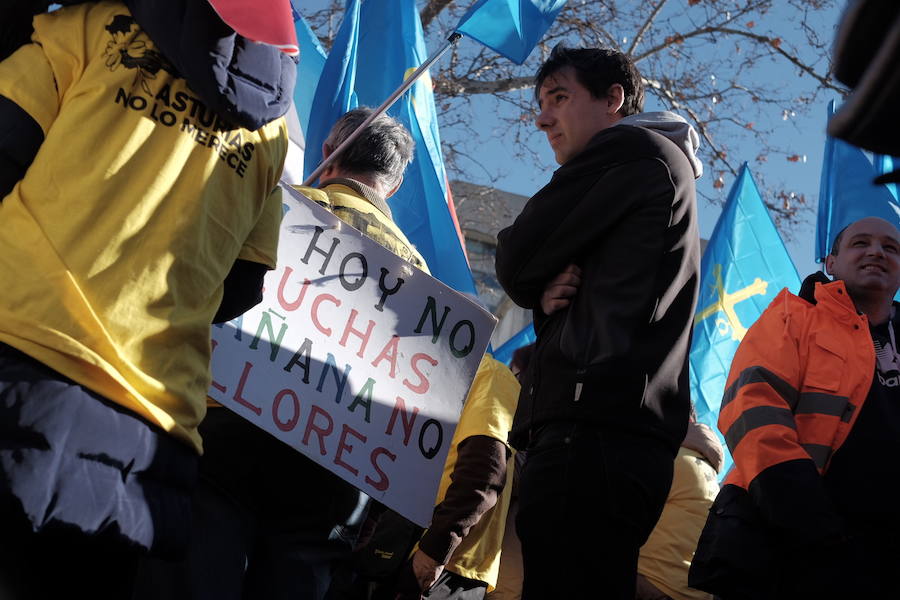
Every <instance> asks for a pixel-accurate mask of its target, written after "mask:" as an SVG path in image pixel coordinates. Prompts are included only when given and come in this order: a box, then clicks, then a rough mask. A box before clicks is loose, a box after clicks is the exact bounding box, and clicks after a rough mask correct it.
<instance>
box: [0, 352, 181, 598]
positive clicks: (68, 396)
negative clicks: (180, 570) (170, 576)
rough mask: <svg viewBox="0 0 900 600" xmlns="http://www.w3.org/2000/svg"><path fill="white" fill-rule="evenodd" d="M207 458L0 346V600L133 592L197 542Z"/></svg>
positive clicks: (117, 595)
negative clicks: (199, 491) (143, 570)
mask: <svg viewBox="0 0 900 600" xmlns="http://www.w3.org/2000/svg"><path fill="white" fill-rule="evenodd" d="M196 470H197V454H196V452H194V450H193V449H191V448H189V447H188V446H187V445H185V444H183V443H181V442H179V441H177V440H175V439H174V438H172V437H171V436H169V435H168V434H166V433H165V432H164V431H162V430H161V429H159V428H158V427H156V426H154V425H151V424H150V423H148V422H146V421H144V420H143V419H141V418H140V417H139V416H138V415H136V414H134V413H132V412H131V411H129V410H127V409H125V408H122V407H121V406H119V405H117V404H114V403H111V402H108V401H107V400H105V399H103V398H101V397H100V396H98V395H97V394H94V393H93V392H91V391H89V390H87V389H85V388H83V387H82V386H80V385H78V384H76V383H74V382H73V381H71V380H69V379H67V378H66V377H64V376H62V375H61V374H59V373H57V372H56V371H53V370H52V369H49V368H47V367H46V366H44V365H43V364H41V363H39V362H37V361H35V360H34V359H32V358H30V357H28V356H26V355H24V354H22V353H21V352H19V351H18V350H15V349H13V348H11V347H9V346H7V345H5V344H0V598H2V599H3V600H7V599H10V598H11V599H13V600H43V599H44V598H53V599H55V598H68V597H89V598H97V599H110V600H121V599H122V598H128V597H129V595H130V592H131V586H132V583H133V579H134V573H135V568H136V565H137V561H138V559H139V557H140V556H141V555H142V554H144V553H146V552H151V553H157V554H161V555H177V554H178V553H179V552H181V551H182V550H183V548H184V546H185V545H186V543H187V531H188V529H189V528H190V491H191V488H192V486H193V484H194V482H195V480H196Z"/></svg>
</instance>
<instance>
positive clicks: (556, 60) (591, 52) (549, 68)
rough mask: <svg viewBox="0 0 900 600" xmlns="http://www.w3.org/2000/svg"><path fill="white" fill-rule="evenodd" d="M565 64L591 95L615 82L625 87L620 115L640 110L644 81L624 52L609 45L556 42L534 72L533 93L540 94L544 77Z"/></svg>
mask: <svg viewBox="0 0 900 600" xmlns="http://www.w3.org/2000/svg"><path fill="white" fill-rule="evenodd" d="M565 67H572V69H574V71H575V78H576V79H577V80H578V83H580V84H581V85H583V86H584V87H585V88H587V90H588V91H589V92H590V93H591V96H593V97H594V98H598V99H599V98H605V97H606V95H607V92H608V91H609V87H610V86H611V85H612V84H614V83H618V84H619V85H621V86H622V89H623V90H624V91H625V102H624V103H623V104H622V109H621V110H620V111H619V112H620V113H621V115H622V116H623V117H627V116H629V115H634V114H637V113H639V112H643V111H644V83H643V81H642V80H641V74H640V72H639V71H638V70H637V67H636V66H634V63H633V62H631V58H629V57H628V55H627V54H624V53H622V52H619V51H618V50H613V49H611V48H566V47H565V46H563V45H561V44H560V45H558V46H556V47H555V48H553V51H552V52H551V53H550V56H549V57H548V58H547V60H546V61H544V64H542V65H541V68H540V69H538V72H537V75H535V76H534V96H535V98H537V97H538V96H539V95H540V91H541V85H543V83H544V80H545V79H547V78H548V77H550V76H551V75H553V74H554V73H556V72H557V71H559V70H560V69H564V68H565Z"/></svg>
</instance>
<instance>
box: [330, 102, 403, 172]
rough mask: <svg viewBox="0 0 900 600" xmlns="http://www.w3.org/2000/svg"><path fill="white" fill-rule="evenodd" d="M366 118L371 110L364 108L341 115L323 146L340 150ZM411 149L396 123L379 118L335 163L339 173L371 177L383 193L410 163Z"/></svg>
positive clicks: (385, 117)
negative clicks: (382, 187) (339, 147)
mask: <svg viewBox="0 0 900 600" xmlns="http://www.w3.org/2000/svg"><path fill="white" fill-rule="evenodd" d="M370 114H372V109H371V108H369V107H367V106H360V107H359V108H354V109H353V110H351V111H349V112H348V113H346V114H344V115H343V116H342V117H341V118H340V119H338V120H337V122H336V123H335V124H334V126H332V128H331V132H329V134H328V138H327V139H326V140H325V145H326V146H328V147H329V148H331V149H332V150H334V149H335V148H337V147H338V146H340V145H341V143H342V142H343V141H344V140H346V139H347V138H348V137H350V134H351V133H353V132H354V131H356V129H357V128H359V126H360V125H362V123H363V121H365V120H366V118H368V116H369V115H370ZM414 147H415V144H414V143H413V139H412V136H410V135H409V132H408V131H407V130H406V128H405V127H403V125H401V124H400V123H399V122H398V121H397V120H396V119H394V118H392V117H389V116H388V115H384V114H382V115H379V116H378V117H377V118H375V120H374V121H372V122H371V123H369V125H368V126H367V127H366V129H365V131H363V132H362V133H361V134H360V136H359V137H358V138H356V139H355V140H353V143H352V144H350V147H349V148H347V149H346V150H345V151H344V152H342V153H341V155H340V156H338V157H337V160H336V163H337V166H339V167H340V168H341V170H342V171H345V172H347V173H353V174H356V175H369V176H372V177H374V178H375V179H376V180H377V181H378V182H379V183H380V184H381V185H382V186H384V188H385V190H390V189H393V188H394V187H395V186H396V185H397V184H398V183H400V181H401V180H402V178H403V172H404V171H405V170H406V166H407V165H408V164H409V163H410V162H411V161H412V157H413V148H414Z"/></svg>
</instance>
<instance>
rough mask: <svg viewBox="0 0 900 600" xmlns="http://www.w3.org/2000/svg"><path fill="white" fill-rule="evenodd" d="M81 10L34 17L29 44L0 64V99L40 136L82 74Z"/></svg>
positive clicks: (82, 10) (74, 9)
mask: <svg viewBox="0 0 900 600" xmlns="http://www.w3.org/2000/svg"><path fill="white" fill-rule="evenodd" d="M85 11H86V8H85V7H74V8H71V9H68V10H65V11H57V12H59V14H54V13H48V14H44V15H39V16H37V17H35V20H34V34H33V36H32V43H30V44H25V45H24V46H22V47H21V48H19V49H18V50H16V52H14V53H13V54H12V55H11V56H10V57H9V58H7V59H6V60H4V61H2V62H0V95H3V96H5V97H7V98H9V99H10V100H12V101H13V102H15V103H16V104H18V105H19V106H20V107H21V108H22V110H24V111H25V112H27V113H28V114H29V115H30V116H31V118H33V119H34V120H35V121H36V122H37V124H38V125H40V127H41V130H42V131H43V132H44V135H45V136H46V135H47V132H48V131H49V129H50V126H51V125H52V124H53V122H54V120H55V119H56V117H57V114H58V113H59V106H60V104H61V102H62V98H63V96H64V95H65V93H66V91H67V90H68V89H69V87H70V86H71V85H72V83H73V82H74V81H75V80H76V79H78V78H79V77H80V76H81V73H82V72H83V70H84V47H85V43H86V42H85V40H82V39H79V38H81V37H82V36H81V32H82V31H84V28H83V27H78V26H76V25H75V23H74V22H73V19H79V18H81V19H83V18H84V13H85Z"/></svg>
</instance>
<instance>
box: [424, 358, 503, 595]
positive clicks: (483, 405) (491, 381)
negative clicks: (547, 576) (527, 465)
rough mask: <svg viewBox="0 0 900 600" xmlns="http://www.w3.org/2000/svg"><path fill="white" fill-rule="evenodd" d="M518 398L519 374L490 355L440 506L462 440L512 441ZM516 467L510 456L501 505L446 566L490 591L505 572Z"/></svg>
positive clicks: (452, 457)
mask: <svg viewBox="0 0 900 600" xmlns="http://www.w3.org/2000/svg"><path fill="white" fill-rule="evenodd" d="M518 401H519V382H518V381H517V380H516V378H515V376H514V375H513V374H512V372H511V371H510V370H509V369H508V368H507V367H506V365H504V364H503V363H500V362H498V361H496V360H494V358H493V357H491V356H490V355H489V354H485V355H484V358H482V359H481V364H480V365H479V366H478V372H477V373H476V374H475V380H474V381H473V382H472V388H471V389H470V390H469V396H468V398H467V399H466V404H465V406H464V407H463V411H462V415H460V418H459V425H457V426H456V432H455V433H454V434H453V442H452V443H451V444H450V452H449V453H448V454H447V462H446V463H444V474H443V476H442V477H441V483H440V486H439V487H438V494H437V500H436V502H435V504H436V505H437V504H440V503H441V501H442V500H443V499H444V495H445V494H446V493H447V488H449V487H450V483H451V482H450V474H451V473H452V472H453V469H454V468H455V467H456V456H457V455H456V447H457V446H458V444H459V443H460V442H462V441H463V440H465V439H466V438H469V437H472V436H473V435H486V436H489V437H492V438H494V439H497V440H500V441H501V442H503V443H504V444H505V443H507V442H506V439H507V436H508V435H509V430H510V429H511V428H512V420H513V416H514V415H515V412H516V405H517V404H518ZM513 465H514V457H512V456H510V459H509V462H508V463H507V466H506V485H505V486H504V488H503V493H502V494H501V496H500V498H499V499H498V500H497V504H495V505H494V506H493V508H491V509H490V510H489V511H488V512H486V513H485V514H484V515H483V516H482V517H481V520H480V521H479V522H478V523H477V524H476V525H475V526H474V527H472V529H470V530H469V533H468V535H466V537H465V538H463V541H462V542H461V543H460V545H459V546H458V547H457V548H456V550H454V552H453V555H452V556H451V557H450V560H449V561H447V565H446V569H447V570H448V571H452V572H453V573H456V574H457V575H462V576H463V577H468V578H469V579H476V580H478V581H484V582H486V583H487V584H488V591H491V590H493V589H494V586H495V585H496V584H497V574H498V573H499V572H500V548H501V546H502V545H503V532H504V531H505V528H506V513H507V511H508V510H509V500H510V496H511V495H512V481H513V469H514V466H513Z"/></svg>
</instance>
